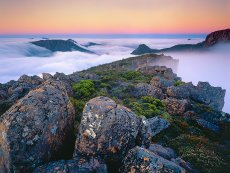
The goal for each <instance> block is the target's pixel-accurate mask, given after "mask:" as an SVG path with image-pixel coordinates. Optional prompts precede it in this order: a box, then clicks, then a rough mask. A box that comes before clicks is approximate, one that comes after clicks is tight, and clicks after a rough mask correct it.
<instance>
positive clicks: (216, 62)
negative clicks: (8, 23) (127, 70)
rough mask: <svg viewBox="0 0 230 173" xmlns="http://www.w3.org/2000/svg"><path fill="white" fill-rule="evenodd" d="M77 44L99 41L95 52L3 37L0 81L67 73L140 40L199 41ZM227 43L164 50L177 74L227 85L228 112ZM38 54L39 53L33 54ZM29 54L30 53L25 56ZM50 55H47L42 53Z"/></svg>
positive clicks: (112, 57)
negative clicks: (210, 47)
mask: <svg viewBox="0 0 230 173" xmlns="http://www.w3.org/2000/svg"><path fill="white" fill-rule="evenodd" d="M75 40H76V41H77V42H78V43H80V44H85V43H87V42H95V43H100V44H102V45H98V46H92V47H89V49H90V50H92V51H94V52H96V53H97V55H93V54H86V53H81V52H76V51H75V52H64V53H63V52H57V53H54V54H51V52H49V51H48V50H45V49H43V48H40V47H37V46H34V45H32V44H29V43H28V42H29V41H31V40H30V39H20V40H19V39H5V40H1V42H0V59H1V61H0V83H5V82H7V81H9V80H12V79H13V80H17V79H18V78H19V77H20V76H21V75H23V74H27V75H35V74H36V75H41V73H43V72H48V73H51V74H54V73H55V72H63V73H66V74H70V73H73V72H75V71H80V70H83V69H87V68H89V67H92V66H96V65H99V64H104V63H108V62H112V61H116V60H120V59H123V58H127V57H131V56H132V55H130V52H132V51H133V50H134V48H136V47H137V46H138V45H139V44H142V43H144V44H147V45H148V46H150V47H151V48H157V49H159V48H166V47H170V46H173V45H175V44H181V43H198V42H200V41H202V40H201V39H192V40H187V39H93V40H92V39H75ZM229 51H230V46H229V45H228V46H220V47H217V48H216V49H214V50H213V52H210V53H201V54H200V53H199V54H197V53H167V54H168V55H171V56H172V57H173V58H175V59H179V60H180V61H179V69H178V76H180V77H182V79H183V80H184V81H186V82H189V81H192V82H193V83H194V84H196V83H197V82H198V81H208V82H209V83H210V84H211V85H213V86H221V87H222V88H224V89H226V90H227V92H226V98H225V107H224V111H227V112H230V80H229V76H228V74H229V69H228V68H229V67H230V58H229V57H228V56H229V54H230V53H229ZM35 54H38V55H39V57H38V56H34V55H35ZM28 55H29V56H28ZM43 56H49V57H43Z"/></svg>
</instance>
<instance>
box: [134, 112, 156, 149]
mask: <svg viewBox="0 0 230 173" xmlns="http://www.w3.org/2000/svg"><path fill="white" fill-rule="evenodd" d="M140 120H141V122H140V125H139V131H138V135H137V137H136V145H138V146H142V147H145V148H148V147H149V145H150V142H151V139H152V136H153V134H152V129H151V125H150V122H149V120H148V119H147V118H145V117H144V116H141V117H140Z"/></svg>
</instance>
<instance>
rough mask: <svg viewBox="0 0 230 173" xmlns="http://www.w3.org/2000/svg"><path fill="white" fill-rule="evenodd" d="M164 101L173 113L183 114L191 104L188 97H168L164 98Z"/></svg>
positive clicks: (169, 111)
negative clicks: (181, 98)
mask: <svg viewBox="0 0 230 173" xmlns="http://www.w3.org/2000/svg"><path fill="white" fill-rule="evenodd" d="M163 103H164V104H165V108H166V111H167V112H168V113H169V114H172V115H181V116H182V115H183V114H184V113H185V112H186V110H187V108H188V106H189V102H188V100H186V99H183V100H178V99H174V98H167V99H165V100H163Z"/></svg>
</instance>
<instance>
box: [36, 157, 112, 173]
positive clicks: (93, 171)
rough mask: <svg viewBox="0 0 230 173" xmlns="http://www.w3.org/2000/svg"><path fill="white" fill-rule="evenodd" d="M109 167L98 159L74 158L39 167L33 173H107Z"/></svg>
mask: <svg viewBox="0 0 230 173" xmlns="http://www.w3.org/2000/svg"><path fill="white" fill-rule="evenodd" d="M107 172H108V171H107V166H106V164H105V163H103V162H102V161H101V160H99V159H97V158H84V157H74V158H73V159H71V160H60V161H54V162H50V163H48V164H45V165H42V166H39V167H38V168H36V169H35V170H34V171H33V173H107Z"/></svg>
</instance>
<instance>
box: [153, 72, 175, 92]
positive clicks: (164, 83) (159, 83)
mask: <svg viewBox="0 0 230 173" xmlns="http://www.w3.org/2000/svg"><path fill="white" fill-rule="evenodd" d="M150 84H151V85H152V86H155V87H157V88H161V89H162V90H163V91H164V90H166V89H167V88H168V87H170V86H173V85H174V81H173V80H169V79H165V78H162V77H159V76H155V77H153V78H152V79H151V81H150Z"/></svg>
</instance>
